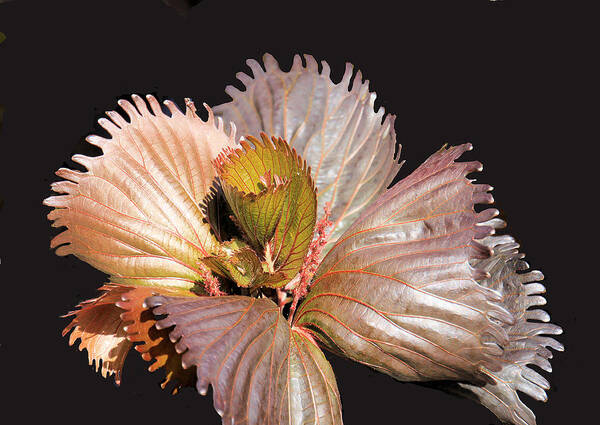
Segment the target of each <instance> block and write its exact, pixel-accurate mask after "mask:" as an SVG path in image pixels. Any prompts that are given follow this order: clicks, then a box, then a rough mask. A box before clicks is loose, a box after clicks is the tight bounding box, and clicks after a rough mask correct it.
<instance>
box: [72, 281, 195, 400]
mask: <svg viewBox="0 0 600 425" xmlns="http://www.w3.org/2000/svg"><path fill="white" fill-rule="evenodd" d="M100 290H101V291H103V293H102V294H101V295H100V296H99V297H98V298H94V299H91V300H87V301H84V302H82V303H80V304H79V305H78V306H77V307H79V309H78V310H76V311H72V312H70V313H68V314H67V315H66V316H65V317H68V316H75V317H74V319H73V320H72V321H71V323H69V325H68V326H67V327H66V328H65V329H64V330H63V336H64V335H66V334H67V333H69V332H70V331H71V330H72V332H71V335H70V337H69V345H73V343H75V341H76V340H77V339H81V342H80V344H79V350H80V351H81V350H83V349H86V350H87V351H88V358H89V363H90V365H92V364H93V363H94V362H95V366H96V367H95V369H96V371H98V369H100V371H101V374H102V376H103V377H105V378H106V377H107V376H110V375H111V374H114V375H115V382H116V383H117V384H120V383H121V375H122V370H123V364H124V362H125V358H126V357H127V354H128V353H129V350H130V349H131V347H132V346H133V343H136V342H143V344H140V345H135V349H136V350H137V351H139V352H140V353H142V358H143V359H144V360H147V361H151V360H156V361H155V362H154V363H153V364H151V365H150V367H149V370H150V371H151V372H154V371H155V370H157V369H158V368H160V367H162V366H165V374H166V379H165V380H164V382H163V383H162V384H161V385H162V387H163V388H165V386H166V385H167V384H168V383H169V382H173V383H174V387H173V392H176V391H177V390H178V388H180V387H181V386H193V383H194V382H195V375H194V373H193V371H189V370H183V369H182V367H181V361H180V360H181V356H180V355H179V354H178V353H177V352H176V351H175V349H174V348H173V344H172V343H171V341H170V340H169V338H168V337H167V335H166V332H165V331H158V330H156V329H155V328H154V327H153V326H154V324H155V323H156V321H155V320H154V316H153V315H152V313H151V312H150V310H148V308H147V307H146V306H144V299H145V298H147V297H150V296H152V295H157V294H160V293H162V294H166V295H178V296H182V295H183V293H182V292H179V291H170V290H165V289H161V290H159V291H157V290H155V289H153V288H148V287H131V286H123V285H115V284H112V283H109V284H106V285H104V286H102V287H101V288H100ZM190 295H191V294H190Z"/></svg>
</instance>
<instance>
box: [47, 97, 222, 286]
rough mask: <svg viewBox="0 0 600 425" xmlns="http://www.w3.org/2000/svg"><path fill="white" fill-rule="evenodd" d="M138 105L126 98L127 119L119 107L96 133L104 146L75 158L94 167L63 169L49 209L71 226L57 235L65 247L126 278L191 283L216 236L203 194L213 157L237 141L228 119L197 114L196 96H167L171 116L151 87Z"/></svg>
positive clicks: (62, 251)
mask: <svg viewBox="0 0 600 425" xmlns="http://www.w3.org/2000/svg"><path fill="white" fill-rule="evenodd" d="M132 99H133V102H134V104H135V106H134V105H133V104H131V103H129V102H127V101H124V100H121V101H119V104H120V105H121V107H122V108H123V110H124V111H125V113H126V114H127V116H128V117H129V122H128V121H126V120H125V119H123V118H122V117H121V115H119V114H117V113H116V112H112V111H111V112H107V115H108V116H109V117H110V119H111V120H107V119H104V118H102V119H100V120H99V121H98V122H99V124H100V125H101V126H102V127H104V128H105V129H106V130H107V131H108V132H109V133H110V135H111V138H110V139H106V138H103V137H100V136H95V135H92V136H88V138H87V139H86V140H87V141H88V142H90V143H92V144H94V145H96V146H99V147H100V148H102V150H103V152H104V154H103V155H101V156H98V157H94V158H90V157H85V156H81V155H75V156H74V157H73V160H74V161H75V162H78V163H79V164H81V165H83V166H85V167H86V168H87V170H88V171H87V172H79V171H75V170H69V169H66V168H61V169H59V170H58V171H57V173H56V174H57V175H59V176H60V177H63V178H65V179H66V180H64V181H60V182H57V183H54V184H53V185H52V189H53V190H54V191H56V192H58V193H62V195H59V196H52V197H50V198H47V199H46V200H45V201H44V204H45V205H49V206H51V207H55V209H54V210H52V211H51V212H50V214H49V215H48V218H49V219H50V220H53V221H54V223H53V226H55V227H62V226H65V227H67V230H65V231H64V232H62V233H60V234H59V235H57V236H56V237H55V238H54V239H53V240H52V242H51V246H52V247H58V248H57V250H56V253H57V254H58V255H67V254H74V255H76V256H77V257H78V258H80V259H82V260H84V261H86V262H88V263H90V264H91V265H92V266H94V267H96V268H97V269H99V270H102V271H104V272H106V273H108V274H110V275H111V281H113V282H116V283H120V284H127V285H147V286H155V287H182V288H190V287H192V286H193V285H194V282H195V281H197V280H198V279H199V277H200V273H199V271H198V270H197V268H196V262H197V261H198V259H199V258H201V257H203V256H205V255H207V254H208V252H209V250H210V249H211V248H212V247H213V246H214V245H215V244H216V241H215V239H214V237H213V236H212V234H211V232H210V227H209V225H208V224H206V223H203V218H204V216H203V213H202V211H201V208H200V205H199V204H200V202H201V201H202V200H203V198H204V197H205V196H206V195H207V193H208V192H209V189H210V186H211V184H212V181H213V179H214V177H215V170H214V168H213V166H212V163H211V161H212V160H213V159H214V158H215V157H216V156H217V154H218V153H219V151H221V149H223V148H224V147H226V146H233V145H234V134H233V133H234V131H233V129H232V132H231V134H230V135H229V136H228V135H226V134H225V133H224V131H223V123H222V121H221V120H220V119H219V120H218V122H215V119H214V117H213V115H212V112H211V111H210V110H209V118H208V121H206V122H205V121H202V120H201V119H200V118H198V116H196V114H195V112H194V110H195V109H194V108H193V104H191V102H189V103H188V108H187V112H186V114H185V115H184V114H182V113H181V112H180V111H179V110H178V109H177V107H176V106H175V105H174V104H173V103H172V102H169V101H167V102H165V104H166V105H167V107H168V108H169V111H170V116H169V115H166V114H165V113H164V112H163V111H162V109H161V106H160V105H159V103H158V102H157V101H156V99H155V98H154V97H152V96H148V97H147V100H148V103H149V104H150V109H151V111H150V110H149V109H148V107H147V104H146V102H144V101H143V100H142V99H141V98H140V97H139V96H136V95H133V96H132Z"/></svg>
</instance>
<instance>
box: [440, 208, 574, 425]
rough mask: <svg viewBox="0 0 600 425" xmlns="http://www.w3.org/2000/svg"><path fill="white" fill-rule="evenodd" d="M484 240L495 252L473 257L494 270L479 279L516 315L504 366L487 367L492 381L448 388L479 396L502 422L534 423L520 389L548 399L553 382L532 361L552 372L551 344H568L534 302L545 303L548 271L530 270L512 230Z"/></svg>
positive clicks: (486, 269) (476, 262)
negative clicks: (563, 341)
mask: <svg viewBox="0 0 600 425" xmlns="http://www.w3.org/2000/svg"><path fill="white" fill-rule="evenodd" d="M486 224H487V225H490V226H493V227H494V228H496V229H498V228H502V227H504V226H505V225H506V224H505V223H504V222H503V221H502V220H498V219H493V220H491V221H490V222H489V223H486ZM480 242H481V243H482V244H483V245H485V246H488V247H489V248H491V249H493V251H494V254H493V255H492V256H490V257H489V258H487V259H483V260H473V261H472V262H471V264H472V265H473V266H474V267H476V268H477V269H478V270H482V271H484V272H486V273H489V277H488V278H485V279H482V280H480V282H479V283H480V284H481V285H482V286H485V287H486V288H490V289H492V290H494V291H496V292H498V293H499V294H500V295H501V296H502V304H503V305H504V306H505V307H506V308H507V309H508V310H509V311H510V312H511V313H512V314H513V316H514V317H515V319H516V321H515V323H514V324H512V325H509V324H506V325H505V326H504V329H505V331H506V333H507V334H508V337H509V342H508V344H506V345H505V346H504V347H503V349H504V352H503V354H502V360H503V363H502V368H501V370H499V371H496V372H492V371H486V373H487V374H488V375H489V376H490V378H492V382H490V383H487V384H485V385H474V384H472V383H467V382H460V383H456V384H448V383H447V384H445V386H444V387H443V389H445V390H447V391H451V392H457V393H459V394H462V395H465V396H467V397H469V398H472V399H475V400H476V401H478V402H479V403H481V404H483V405H484V406H485V407H487V408H488V409H490V410H491V411H492V412H494V414H495V415H496V416H497V417H498V418H499V419H500V420H502V421H503V422H508V423H513V424H515V425H535V423H536V421H535V415H534V414H533V412H532V411H531V410H530V409H529V408H528V407H527V406H526V405H525V404H524V403H523V402H522V401H521V400H520V398H519V395H518V394H517V391H522V392H524V393H526V394H527V395H529V396H530V397H532V398H534V399H536V400H539V401H546V400H547V396H546V391H545V390H547V389H549V388H550V384H549V383H548V381H547V380H546V379H545V378H544V377H543V376H542V375H541V374H539V373H538V372H536V371H535V370H533V369H531V368H529V367H528V365H529V364H533V365H536V366H537V367H539V368H540V369H542V370H544V371H546V372H552V367H551V366H550V362H549V360H550V359H551V358H552V352H551V351H550V350H549V349H548V348H552V349H554V350H558V351H563V349H564V347H563V346H562V344H561V343H559V342H557V341H556V340H555V339H554V338H551V337H549V336H548V335H560V334H561V333H562V329H561V328H560V327H559V326H556V325H554V324H552V323H548V322H549V321H550V316H549V315H548V313H546V312H545V311H543V310H541V309H538V308H535V307H537V306H541V305H544V304H546V299H545V298H544V297H543V296H542V295H541V294H543V293H544V292H545V291H546V288H545V287H544V285H542V284H541V283H539V281H540V280H542V279H543V278H544V276H543V275H542V273H541V272H539V271H537V270H533V271H532V270H529V265H528V264H527V262H526V261H524V260H523V257H524V256H525V255H524V254H522V253H519V251H518V248H519V244H517V243H516V242H515V240H514V239H513V238H512V237H511V236H508V235H502V236H489V237H487V238H485V239H483V240H481V241H480Z"/></svg>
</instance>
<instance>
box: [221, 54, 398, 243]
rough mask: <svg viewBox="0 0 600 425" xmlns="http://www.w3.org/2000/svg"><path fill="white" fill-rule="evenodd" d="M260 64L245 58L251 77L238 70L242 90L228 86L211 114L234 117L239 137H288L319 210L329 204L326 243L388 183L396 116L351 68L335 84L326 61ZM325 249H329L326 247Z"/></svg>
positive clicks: (391, 174)
mask: <svg viewBox="0 0 600 425" xmlns="http://www.w3.org/2000/svg"><path fill="white" fill-rule="evenodd" d="M263 60H264V66H265V68H266V71H265V70H264V69H263V68H262V67H261V65H260V64H259V63H258V62H256V61H255V60H253V59H250V60H248V61H247V64H248V66H249V67H250V68H251V70H252V73H253V77H250V76H248V75H246V74H244V73H238V74H237V77H238V79H239V80H240V81H241V82H242V83H243V84H244V86H245V90H244V91H240V90H238V89H237V88H235V87H233V86H228V87H227V88H226V89H225V91H226V92H227V93H228V94H229V95H230V96H231V97H232V101H231V102H229V103H225V104H223V105H219V106H217V107H215V108H214V109H215V113H216V114H219V115H221V116H223V118H224V119H225V120H227V121H232V122H234V123H235V124H236V126H237V128H238V129H239V130H240V134H242V135H246V134H258V133H259V132H265V133H268V134H272V135H276V136H279V137H282V138H283V139H285V140H287V141H288V143H289V145H290V146H292V147H294V148H295V149H296V150H297V151H298V153H299V154H300V155H301V156H302V158H304V159H306V161H307V162H308V164H309V165H310V166H311V167H312V169H313V173H314V179H315V183H316V186H317V187H318V188H319V194H318V202H319V207H318V211H319V214H321V215H322V213H321V211H323V207H324V206H325V204H326V203H328V202H329V203H331V208H332V214H331V218H332V220H333V221H334V227H333V230H332V237H331V241H333V240H335V239H336V238H337V237H338V236H339V235H341V234H342V233H343V232H344V230H345V229H346V228H347V227H348V226H349V225H350V224H351V223H352V222H353V221H354V220H355V219H356V218H357V217H358V215H359V214H360V213H361V211H362V210H363V209H364V208H365V206H367V205H368V204H369V203H371V201H373V200H374V199H375V198H376V197H377V195H379V194H380V193H381V192H382V191H384V190H385V188H386V187H387V186H388V185H389V184H390V182H391V181H392V179H393V178H394V176H395V175H396V173H397V171H398V169H399V166H398V165H397V157H398V156H396V157H394V150H395V144H396V135H395V132H394V118H395V117H394V116H391V115H388V116H386V117H385V118H384V114H385V111H384V109H383V108H379V110H378V111H377V112H375V111H374V102H375V97H376V95H375V93H370V92H369V82H368V81H365V82H363V81H362V75H361V73H360V71H359V72H357V73H356V75H355V76H354V79H352V65H350V64H347V65H346V72H345V73H344V76H343V77H342V80H341V81H340V82H339V83H337V84H336V83H333V82H332V81H331V79H330V76H329V72H330V70H329V65H328V64H327V63H326V62H321V64H322V71H321V72H319V66H318V64H317V62H316V61H315V59H314V58H313V57H312V56H310V55H305V60H306V66H304V65H303V64H302V59H301V58H300V56H298V55H296V56H295V57H294V62H293V65H292V68H291V69H290V70H289V71H288V72H284V71H282V70H281V69H280V68H279V65H278V63H277V61H276V60H275V59H274V58H273V57H272V56H271V55H268V54H267V55H265V56H264V59H263ZM327 249H328V247H326V250H327Z"/></svg>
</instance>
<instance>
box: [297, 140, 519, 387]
mask: <svg viewBox="0 0 600 425" xmlns="http://www.w3.org/2000/svg"><path fill="white" fill-rule="evenodd" d="M468 149H470V145H462V146H458V147H452V148H449V149H444V148H442V150H440V151H438V152H437V153H436V154H434V155H433V156H431V157H430V158H429V159H428V160H427V161H426V162H425V163H424V164H422V165H421V166H420V167H419V168H418V169H417V170H415V171H414V172H413V173H412V174H411V175H409V176H408V177H406V178H405V179H403V180H402V181H400V182H399V183H398V184H396V185H395V186H394V187H392V188H391V189H389V190H388V191H387V192H385V193H384V194H383V195H381V197H380V198H379V199H378V200H377V201H376V202H375V203H374V204H373V205H371V206H370V207H369V208H368V209H367V210H365V211H364V213H363V214H362V215H361V216H360V218H359V219H358V220H357V221H356V222H355V223H354V224H353V225H352V226H351V227H350V228H349V229H348V230H347V231H346V233H344V235H342V237H340V239H339V240H338V241H337V242H336V243H335V245H334V246H333V248H332V249H331V250H330V251H329V253H328V254H327V255H326V257H325V258H324V260H323V262H322V263H321V265H320V266H319V268H318V270H317V273H316V275H315V277H316V278H315V280H314V281H313V286H312V288H311V290H310V292H309V293H308V295H307V297H306V299H305V300H304V302H303V303H302V304H301V305H300V307H299V309H298V312H297V314H296V316H295V318H294V322H293V323H294V324H295V325H300V326H303V327H305V328H307V329H309V330H311V331H312V332H314V334H315V336H316V338H318V339H319V340H320V342H321V343H323V344H324V345H325V346H326V347H327V348H329V349H330V350H332V351H335V352H337V353H340V354H342V355H345V356H346V357H349V358H351V359H353V360H356V361H358V362H360V363H363V364H366V365H368V366H371V367H373V368H374V369H376V370H378V371H381V372H384V373H387V374H389V375H391V376H393V377H394V378H396V379H399V380H402V381H431V380H468V381H472V382H473V381H474V382H480V383H481V382H487V381H488V380H489V377H488V376H487V375H486V374H485V373H484V370H483V368H484V367H485V368H487V369H486V370H493V371H497V370H499V369H500V358H499V354H500V353H501V349H500V348H499V347H498V346H499V345H500V346H502V345H505V344H506V343H507V341H508V336H507V334H506V331H505V330H504V329H503V327H502V325H501V322H510V323H512V322H513V320H514V318H513V317H512V315H511V313H510V312H509V311H507V310H506V309H505V308H504V307H502V306H501V305H500V304H499V303H498V301H499V300H500V297H499V296H498V294H497V293H495V292H494V291H492V290H490V289H487V288H484V287H483V286H481V285H479V284H478V283H477V281H476V279H478V278H480V277H481V275H483V272H481V271H478V270H476V269H473V268H472V267H471V266H470V265H469V261H470V260H471V259H473V258H477V257H484V256H486V255H489V249H488V248H487V247H485V246H483V245H481V244H479V243H477V242H475V241H474V240H473V239H475V238H481V237H484V236H485V235H487V234H489V233H491V231H492V228H491V227H489V226H480V225H479V224H480V223H481V222H482V221H486V220H489V219H490V218H491V217H492V216H494V215H495V214H496V213H497V211H496V210H493V209H487V210H484V211H482V212H481V213H475V212H474V209H473V206H474V204H476V203H489V202H491V201H492V198H491V195H490V194H489V193H487V191H488V190H489V189H490V187H489V186H487V185H474V184H472V182H471V181H470V180H468V179H467V178H466V175H467V174H468V173H470V172H473V171H475V170H478V169H480V168H481V164H480V163H478V162H458V163H457V162H454V160H455V159H456V158H458V157H459V156H460V155H461V154H462V153H463V152H464V151H465V150H468Z"/></svg>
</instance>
